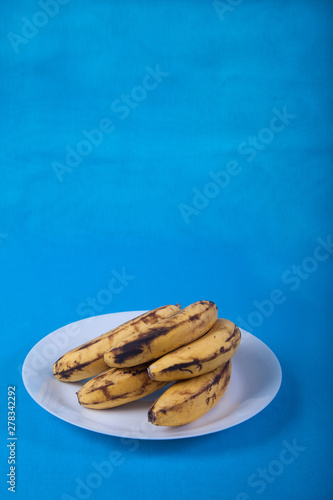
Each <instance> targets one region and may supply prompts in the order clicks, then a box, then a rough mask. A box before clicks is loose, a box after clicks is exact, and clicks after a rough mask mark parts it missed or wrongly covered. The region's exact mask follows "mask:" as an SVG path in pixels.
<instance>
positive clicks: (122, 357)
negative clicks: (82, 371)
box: [104, 300, 217, 368]
mask: <svg viewBox="0 0 333 500" xmlns="http://www.w3.org/2000/svg"><path fill="white" fill-rule="evenodd" d="M216 319H217V307H216V304H214V302H210V301H208V300H201V301H199V302H195V303H194V304H191V305H189V306H187V307H185V308H184V309H182V310H181V311H179V312H178V313H177V314H175V315H174V316H171V317H170V318H167V319H164V320H162V321H160V322H159V323H157V324H155V325H153V326H151V327H150V328H148V329H147V330H145V331H142V332H138V333H135V334H134V335H131V337H127V338H126V339H125V340H123V341H122V342H121V343H120V344H117V345H116V346H115V347H113V348H112V349H111V350H110V351H108V352H106V353H105V354H104V361H105V362H106V364H107V365H109V366H111V367H116V368H122V367H126V366H135V365H139V364H141V363H146V362H148V361H152V360H154V359H157V358H159V357H161V356H163V355H164V354H166V353H168V352H170V351H173V350H174V349H177V348H178V347H181V346H183V345H185V344H189V343H190V342H193V341H194V340H196V339H198V338H199V337H201V336H202V335H204V334H205V333H206V332H207V331H208V330H209V329H210V328H211V327H212V326H213V324H214V323H215V321H216Z"/></svg>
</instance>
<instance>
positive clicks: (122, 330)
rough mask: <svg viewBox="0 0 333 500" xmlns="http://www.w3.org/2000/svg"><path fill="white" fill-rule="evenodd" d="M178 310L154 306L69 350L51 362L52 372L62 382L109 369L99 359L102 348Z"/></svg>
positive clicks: (177, 308)
mask: <svg viewBox="0 0 333 500" xmlns="http://www.w3.org/2000/svg"><path fill="white" fill-rule="evenodd" d="M179 309H180V306H179V304H178V305H176V306H174V305H167V306H162V307H158V308H157V309H153V310H152V311H149V312H147V313H145V314H141V315H140V316H138V317H136V318H134V319H131V320H130V321H127V322H126V323H124V324H122V325H120V326H118V327H117V328H115V329H113V330H110V331H109V332H107V333H104V334H103V335H100V336H99V337H96V338H95V339H93V340H91V341H89V342H86V343H85V344H82V345H80V346H79V347H76V348H75V349H72V350H71V351H69V352H67V353H66V354H64V355H63V356H61V358H59V359H58V361H56V362H55V363H54V365H53V375H54V376H55V377H56V378H57V379H59V380H62V381H63V382H76V381H78V380H83V379H85V378H88V377H93V376H95V375H97V374H98V373H101V372H102V371H103V370H105V369H108V368H109V366H108V365H106V363H105V362H104V359H103V355H104V353H105V351H108V350H109V349H110V348H111V347H112V346H113V345H115V343H119V342H121V341H122V340H123V339H125V338H126V337H128V336H130V335H133V334H135V333H138V332H142V331H144V330H145V329H147V328H148V327H149V326H151V325H153V324H155V323H157V322H159V321H161V320H163V319H165V318H168V317H169V316H172V315H173V314H176V313H177V312H179Z"/></svg>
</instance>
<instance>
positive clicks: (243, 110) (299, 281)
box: [0, 0, 333, 500]
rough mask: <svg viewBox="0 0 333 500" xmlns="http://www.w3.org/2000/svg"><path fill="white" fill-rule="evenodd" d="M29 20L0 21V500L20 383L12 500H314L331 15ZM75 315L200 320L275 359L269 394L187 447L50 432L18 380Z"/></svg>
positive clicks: (326, 258)
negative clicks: (239, 333) (105, 466)
mask: <svg viewBox="0 0 333 500" xmlns="http://www.w3.org/2000/svg"><path fill="white" fill-rule="evenodd" d="M42 4H43V1H42V2H40V3H39V4H38V3H37V2H34V1H30V0H29V1H23V0H17V1H16V2H9V3H8V5H7V4H6V5H5V4H4V2H3V5H2V16H1V21H0V22H1V32H2V38H1V40H2V41H1V49H0V50H1V56H0V57H1V59H0V60H1V67H2V77H1V79H0V89H1V108H2V123H1V135H0V140H1V150H0V168H1V187H0V190H1V198H0V218H1V224H0V258H1V285H2V286H1V292H0V293H1V305H2V307H1V309H2V336H1V351H0V352H1V372H0V373H1V375H0V377H1V393H2V398H3V403H2V408H3V410H2V411H1V426H3V427H2V428H3V429H4V432H3V434H2V436H3V438H2V445H1V456H2V459H1V460H2V461H1V463H2V469H1V470H2V471H3V472H2V481H1V496H2V497H3V496H4V495H5V494H6V488H7V486H6V484H5V475H6V473H7V472H8V467H9V466H8V464H7V456H8V448H6V435H7V434H6V432H7V430H6V429H7V409H6V397H7V396H6V393H7V386H8V385H10V384H15V385H16V386H17V422H18V428H17V436H18V446H17V464H16V465H17V493H16V498H18V499H23V498H24V499H25V500H30V499H34V500H35V499H38V500H39V499H44V498H47V499H50V500H54V499H63V500H65V499H67V500H68V499H69V498H78V499H79V498H81V499H84V498H91V499H104V498H121V499H130V498H138V499H141V498H145V499H147V498H148V499H149V498H150V497H152V496H154V497H156V496H157V497H158V498H160V499H162V500H164V499H169V498H172V497H174V496H177V498H184V499H193V498H195V499H196V498H207V499H212V500H215V499H219V498H223V499H227V500H229V499H230V500H233V499H237V500H246V499H255V498H257V497H258V495H259V496H260V497H261V498H267V499H269V500H281V499H293V500H317V499H319V498H320V499H321V500H324V499H327V500H328V499H331V498H332V493H333V492H332V483H331V481H330V476H331V459H332V453H331V451H330V450H331V448H332V440H331V437H330V429H331V419H332V402H331V394H332V370H331V351H332V340H331V325H332V286H331V283H332V270H333V266H332V253H333V249H332V245H330V244H329V243H327V242H329V241H330V238H331V236H330V235H331V234H332V226H331V221H332V172H331V168H330V167H331V163H330V162H331V159H332V154H331V153H332V148H331V147H332V132H333V130H332V128H333V127H332V99H331V89H332V81H333V75H332V65H331V59H330V57H329V52H330V49H329V47H331V46H332V45H333V43H332V42H333V40H332V22H331V18H332V4H331V2H329V1H327V2H319V3H318V2H315V1H314V0H313V1H311V0H309V1H300V0H298V1H297V0H296V1H295V2H292V3H290V2H287V1H285V0H284V1H280V2H274V1H273V0H271V1H267V2H259V1H254V0H245V1H244V2H242V1H232V0H229V3H228V2H227V0H226V1H225V2H223V1H220V2H214V3H213V2H203V1H201V2H200V1H189V0H183V1H182V2H167V1H166V0H163V1H160V2H153V1H146V0H145V1H142V2H138V1H137V2H135V1H126V2H122V3H120V2H115V1H113V2H110V1H107V0H96V1H94V2H88V1H81V2H79V1H78V0H70V1H68V2H66V1H65V0H62V2H60V0H58V2H54V1H51V2H49V3H48V4H47V2H45V6H44V12H45V11H47V12H48V14H41V12H42V11H43V9H42V7H41V5H42ZM46 4H47V5H46ZM31 22H32V23H34V24H31ZM36 25H37V26H38V27H36ZM93 129H99V130H100V131H99V132H96V130H95V132H93V133H92V135H91V131H92V130H93ZM84 131H86V132H84ZM89 132H90V134H89ZM87 135H88V138H87ZM88 139H89V140H88ZM82 141H85V142H82ZM73 151H74V152H73ZM75 151H76V153H75ZM214 179H215V180H214ZM216 179H217V181H216ZM325 242H326V243H325ZM297 266H299V267H297ZM123 269H125V272H126V273H127V274H129V275H131V276H132V277H133V279H130V280H129V281H128V285H127V286H125V287H124V290H123V291H122V292H121V293H119V294H117V295H113V296H112V300H111V297H110V296H109V298H108V299H106V298H105V297H106V296H105V295H103V292H101V290H103V289H106V288H107V286H108V282H109V280H110V279H111V277H112V272H113V270H116V271H118V272H121V271H122V270H123ZM276 290H280V291H279V292H276ZM89 298H90V299H95V302H94V306H93V307H94V308H95V311H94V312H95V313H97V314H101V313H107V312H116V311H123V310H140V309H150V308H153V307H157V306H159V305H162V304H165V303H175V302H177V301H179V302H181V304H182V305H187V304H189V303H191V302H193V301H195V300H199V299H202V298H204V299H210V300H214V301H216V303H217V304H218V305H219V309H220V314H221V316H224V317H227V318H230V319H232V320H233V321H235V322H237V323H238V324H239V326H241V327H243V328H245V329H250V330H251V331H252V332H253V333H254V334H255V335H257V336H258V337H259V338H260V339H262V340H263V341H264V342H266V343H267V344H268V345H269V346H270V347H271V348H272V350H273V351H274V352H275V353H276V355H277V356H278V358H279V360H280V362H281V365H282V370H283V383H282V387H281V390H280V392H279V394H278V396H277V397H276V399H275V400H274V401H273V402H272V403H271V405H270V406H269V407H268V408H266V409H265V410H264V411H263V412H262V413H260V414H259V415H258V416H256V417H254V418H253V419H251V420H249V421H247V422H246V423H244V424H242V425H239V426H237V427H234V428H232V429H229V430H227V431H224V432H220V433H217V434H214V435H210V436H204V437H200V438H194V439H188V440H183V441H170V442H144V441H142V442H140V443H136V442H132V441H125V442H124V441H121V440H120V439H118V438H112V437H106V436H102V435H98V434H95V433H92V432H88V431H84V430H82V429H79V428H76V427H74V426H71V425H69V424H66V423H65V422H63V421H60V420H58V419H57V418H55V417H53V416H52V415H50V414H48V413H47V412H45V411H44V410H42V409H41V408H40V407H38V406H37V405H36V403H35V402H34V401H33V400H32V399H31V398H30V397H29V395H28V394H27V392H26V391H25V389H24V386H23V383H22V379H21V373H20V367H21V366H22V363H23V361H24V358H25V356H26V354H27V353H28V351H29V350H30V349H31V347H32V346H33V345H34V344H35V343H36V342H37V341H38V340H40V339H41V338H42V337H44V336H45V335H46V334H47V333H49V332H52V331H53V330H55V329H56V328H58V327H60V326H63V325H65V324H67V323H69V322H72V321H75V320H77V319H80V318H82V317H84V316H85V315H88V314H89V313H90V311H89V310H88V309H87V301H88V300H89ZM273 300H275V303H273ZM264 301H266V302H264ZM267 301H269V302H267ZM90 303H92V302H91V300H90ZM295 440H296V443H297V446H298V447H299V448H300V449H299V451H297V450H296V451H294V456H293V455H292V454H291V452H290V451H289V452H288V451H287V452H284V451H283V450H285V449H287V448H288V446H289V447H290V446H292V445H293V443H294V444H295ZM112 451H117V452H119V453H120V455H115V457H116V458H115V461H116V462H117V464H118V465H115V466H114V470H113V473H112V474H111V475H110V476H109V477H105V478H102V477H101V476H99V479H96V478H97V476H95V479H96V480H97V481H98V482H100V483H101V484H100V485H99V486H98V487H96V488H95V487H92V488H91V489H90V490H89V489H84V488H83V487H82V488H81V489H77V487H78V486H77V485H78V484H79V482H80V481H83V482H84V483H85V484H86V483H87V481H88V482H89V481H90V480H93V479H91V477H92V476H90V475H91V474H92V473H94V472H96V470H95V468H94V465H93V463H94V462H97V463H100V462H102V461H105V460H108V459H109V457H110V452H112ZM263 469H265V470H266V472H263V471H262V470H263ZM259 476H262V477H259ZM99 480H100V481H99ZM9 494H10V493H8V495H9ZM66 495H68V496H66Z"/></svg>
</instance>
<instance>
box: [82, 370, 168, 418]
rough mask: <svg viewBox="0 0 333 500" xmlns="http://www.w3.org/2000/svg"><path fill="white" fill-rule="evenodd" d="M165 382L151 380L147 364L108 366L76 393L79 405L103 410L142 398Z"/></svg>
mask: <svg viewBox="0 0 333 500" xmlns="http://www.w3.org/2000/svg"><path fill="white" fill-rule="evenodd" d="M164 385H166V382H156V381H155V380H152V379H151V378H150V377H149V375H148V372H147V364H145V365H141V366H135V367H132V368H109V370H107V371H105V372H104V373H102V374H100V375H97V377H94V378H92V379H90V380H88V382H86V383H85V384H84V385H83V386H82V387H81V389H80V390H79V392H78V393H77V397H78V401H79V403H80V405H82V406H84V407H86V408H93V409H96V410H104V409H106V408H114V407H115V406H120V405H123V404H125V403H130V402H131V401H135V400H137V399H140V398H143V397H144V396H147V395H148V394H151V393H152V392H154V391H156V390H157V389H160V388H161V387H163V386H164Z"/></svg>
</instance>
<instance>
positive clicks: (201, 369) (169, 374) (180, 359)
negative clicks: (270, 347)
mask: <svg viewBox="0 0 333 500" xmlns="http://www.w3.org/2000/svg"><path fill="white" fill-rule="evenodd" d="M240 340H241V333H240V330H239V328H237V326H236V325H235V324H234V323H232V322H231V321H229V320H227V319H218V320H217V321H216V323H215V324H214V326H213V327H212V328H211V329H210V330H209V332H208V333H206V334H205V335H203V336H202V337H200V338H199V339H198V340H196V341H194V342H192V343H191V344H188V345H186V346H184V347H180V348H179V349H176V350H175V351H172V352H170V353H169V354H165V356H163V357H162V358H159V359H157V360H156V361H154V363H152V364H151V365H150V366H149V367H148V373H149V375H150V377H151V378H152V379H153V380H161V381H165V382H170V381H172V380H182V379H187V378H192V377H197V376H198V375H203V374H204V373H208V372H210V371H212V370H214V369H215V368H217V367H218V366H220V365H222V364H224V363H226V362H227V361H229V359H231V358H232V356H233V355H234V354H235V352H236V351H237V349H238V346H239V344H240Z"/></svg>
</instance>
